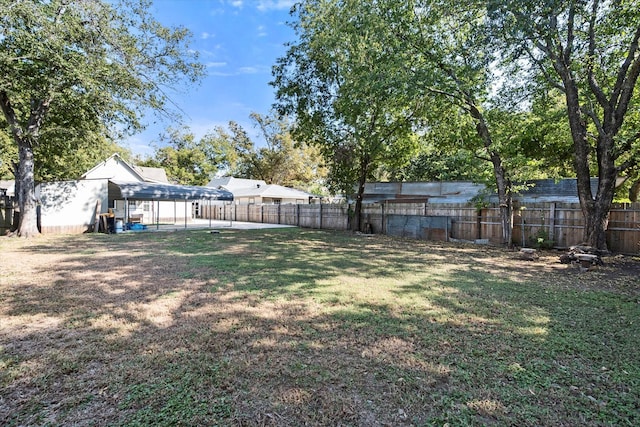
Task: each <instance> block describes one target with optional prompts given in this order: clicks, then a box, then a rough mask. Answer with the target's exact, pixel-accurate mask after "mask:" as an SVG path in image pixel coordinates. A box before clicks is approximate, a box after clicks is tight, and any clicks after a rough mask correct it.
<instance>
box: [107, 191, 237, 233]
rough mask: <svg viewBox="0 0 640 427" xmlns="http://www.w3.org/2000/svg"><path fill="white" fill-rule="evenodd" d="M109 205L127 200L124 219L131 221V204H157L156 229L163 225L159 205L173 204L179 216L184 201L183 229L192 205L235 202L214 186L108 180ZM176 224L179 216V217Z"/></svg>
mask: <svg viewBox="0 0 640 427" xmlns="http://www.w3.org/2000/svg"><path fill="white" fill-rule="evenodd" d="M108 187H109V188H108V192H109V203H110V204H111V203H112V202H113V201H114V200H124V209H125V215H124V216H125V217H124V220H125V221H126V222H127V223H129V222H130V215H131V213H130V210H129V201H130V200H131V201H150V202H151V203H156V204H157V209H156V210H155V212H156V213H157V216H156V217H155V218H154V222H155V224H156V228H159V226H160V202H161V201H169V202H170V201H173V202H174V212H176V213H177V205H178V203H182V202H184V227H185V228H187V220H188V218H189V214H188V213H189V209H188V206H189V202H193V201H197V202H198V203H200V202H205V203H207V204H208V205H211V204H214V203H224V202H232V201H233V194H232V193H231V192H229V191H226V190H221V189H217V188H212V187H198V186H193V185H174V184H162V183H154V182H125V181H117V180H109V186H108ZM175 220H176V222H177V215H176V219H175Z"/></svg>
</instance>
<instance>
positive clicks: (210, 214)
mask: <svg viewBox="0 0 640 427" xmlns="http://www.w3.org/2000/svg"><path fill="white" fill-rule="evenodd" d="M207 202H208V203H207V212H209V228H211V216H212V215H213V212H212V211H211V199H209V200H208V201H207Z"/></svg>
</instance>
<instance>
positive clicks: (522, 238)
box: [202, 202, 640, 254]
mask: <svg viewBox="0 0 640 427" xmlns="http://www.w3.org/2000/svg"><path fill="white" fill-rule="evenodd" d="M352 209H353V207H352V206H349V205H336V204H323V205H217V206H210V207H204V209H203V212H202V215H203V217H204V218H211V219H219V220H225V221H247V222H261V223H270V224H286V225H295V226H299V227H304V228H319V229H331V230H348V229H349V226H350V223H351V218H350V217H351V216H352ZM398 216H406V217H407V220H406V221H405V222H406V224H407V225H408V226H411V224H416V226H417V227H425V226H427V227H428V226H429V225H428V224H436V223H437V224H444V225H443V227H446V228H445V230H446V234H443V233H442V232H440V231H441V229H440V228H439V229H438V230H435V229H434V230H431V229H426V230H425V229H422V230H417V231H416V230H407V229H404V230H403V231H398V227H397V226H393V227H391V226H390V223H389V219H390V218H392V217H393V218H394V219H396V218H397V217H398ZM412 217H422V218H432V217H445V218H448V220H446V221H444V222H443V221H435V222H434V221H433V220H415V219H412ZM361 223H362V225H363V229H366V230H367V231H371V232H373V233H377V234H392V235H402V236H410V237H417V238H423V239H430V240H442V238H444V239H447V240H448V239H449V238H451V239H459V240H469V241H477V240H481V241H489V242H492V243H496V244H499V243H500V242H501V235H502V230H501V223H500V210H499V208H498V207H497V206H491V207H488V208H484V209H481V210H478V209H476V207H474V206H471V205H459V204H436V203H388V202H387V203H373V204H367V205H364V206H363V210H362V221H361ZM394 224H395V225H397V221H396V222H395V223H394ZM425 224H427V225H425ZM438 227H441V225H438ZM583 227H584V220H583V217H582V211H581V210H580V205H579V204H577V203H576V204H571V203H536V204H527V205H525V206H521V207H519V208H518V209H517V210H516V211H515V213H514V216H513V242H514V243H515V244H517V245H519V246H527V247H533V246H538V245H546V246H549V247H556V248H566V247H569V246H572V245H576V244H579V243H582V239H583ZM399 233H400V234H399ZM607 243H608V246H609V249H610V250H611V251H614V252H619V253H632V254H637V253H640V203H634V204H617V205H614V206H613V209H612V210H611V213H610V218H609V229H608V231H607Z"/></svg>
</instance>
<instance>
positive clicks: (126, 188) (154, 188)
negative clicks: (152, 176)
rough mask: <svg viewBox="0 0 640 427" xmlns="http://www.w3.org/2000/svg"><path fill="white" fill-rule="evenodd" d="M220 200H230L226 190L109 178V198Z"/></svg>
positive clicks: (231, 197)
mask: <svg viewBox="0 0 640 427" xmlns="http://www.w3.org/2000/svg"><path fill="white" fill-rule="evenodd" d="M122 199H132V200H221V201H232V200H233V194H232V193H230V192H229V191H226V190H221V189H217V188H211V187H197V186H194V185H174V184H159V183H155V182H124V181H113V180H109V200H122Z"/></svg>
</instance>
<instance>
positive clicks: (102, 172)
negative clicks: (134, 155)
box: [81, 153, 169, 184]
mask: <svg viewBox="0 0 640 427" xmlns="http://www.w3.org/2000/svg"><path fill="white" fill-rule="evenodd" d="M116 166H118V167H120V170H118V169H116ZM125 175H126V176H125ZM125 178H126V180H130V179H131V180H135V181H145V182H157V183H165V184H168V183H169V180H168V179H167V174H166V172H165V170H164V169H162V168H150V167H146V166H136V165H132V164H131V163H129V162H127V161H126V160H124V159H123V158H122V157H120V155H119V154H118V153H114V154H112V155H111V156H109V157H108V158H106V159H105V160H103V161H102V162H100V163H98V164H97V165H95V166H94V167H93V168H91V169H89V170H88V171H87V172H85V173H84V174H82V177H81V179H117V180H125Z"/></svg>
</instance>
